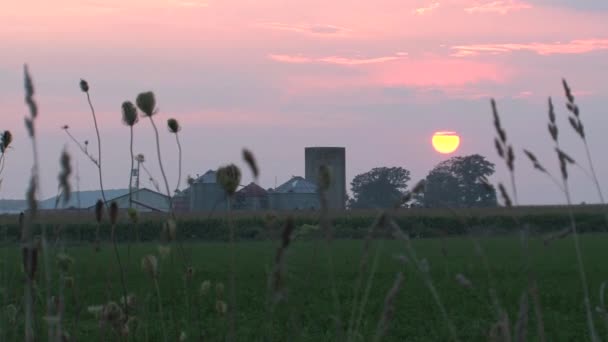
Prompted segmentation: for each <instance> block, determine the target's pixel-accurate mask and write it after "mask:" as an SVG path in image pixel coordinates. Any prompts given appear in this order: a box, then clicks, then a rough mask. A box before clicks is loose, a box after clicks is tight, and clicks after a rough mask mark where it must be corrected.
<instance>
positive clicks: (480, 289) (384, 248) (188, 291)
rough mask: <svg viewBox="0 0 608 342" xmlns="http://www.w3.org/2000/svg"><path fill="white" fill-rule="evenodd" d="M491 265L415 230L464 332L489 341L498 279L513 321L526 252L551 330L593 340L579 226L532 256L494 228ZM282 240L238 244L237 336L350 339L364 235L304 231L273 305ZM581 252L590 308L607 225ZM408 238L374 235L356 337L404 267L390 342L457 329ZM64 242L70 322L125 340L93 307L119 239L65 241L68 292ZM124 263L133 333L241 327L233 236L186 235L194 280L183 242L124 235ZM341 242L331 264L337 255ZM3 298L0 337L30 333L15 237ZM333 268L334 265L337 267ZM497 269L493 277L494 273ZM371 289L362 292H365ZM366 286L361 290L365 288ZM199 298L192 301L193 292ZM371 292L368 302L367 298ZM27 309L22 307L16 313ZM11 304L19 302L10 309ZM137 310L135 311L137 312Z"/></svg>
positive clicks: (216, 333)
mask: <svg viewBox="0 0 608 342" xmlns="http://www.w3.org/2000/svg"><path fill="white" fill-rule="evenodd" d="M480 243H481V246H482V247H483V251H484V254H485V255H486V257H487V258H486V260H487V262H488V264H489V268H490V271H489V272H487V270H486V269H485V268H484V266H483V258H481V257H480V256H479V255H478V254H477V253H476V252H475V248H474V244H473V242H472V239H470V238H467V237H459V238H448V239H443V240H442V239H419V240H414V243H413V246H414V247H415V249H416V252H417V253H418V257H419V258H420V259H423V258H426V259H428V262H429V265H430V275H431V277H432V281H433V285H434V286H435V287H436V288H437V292H438V293H439V296H440V299H441V302H442V304H443V306H444V307H445V309H446V311H447V314H448V317H449V319H450V320H452V321H453V324H454V326H455V330H456V332H457V335H458V338H459V339H460V340H461V341H478V340H479V341H482V340H487V336H488V331H489V329H490V327H491V325H492V324H493V323H494V322H495V321H496V316H495V311H494V309H493V308H492V307H491V306H490V304H489V303H490V296H489V292H490V289H492V288H493V287H495V290H496V292H497V294H498V298H499V300H500V304H501V305H502V306H503V307H504V308H505V309H506V310H507V311H508V314H509V318H510V321H511V323H512V324H511V327H512V329H513V326H514V325H515V322H516V321H517V317H518V312H519V302H520V296H521V294H522V292H523V291H526V290H527V288H528V281H527V279H528V277H527V274H526V273H525V272H524V264H525V261H526V260H527V261H528V262H529V264H530V267H531V270H532V273H533V274H534V275H535V277H536V279H537V281H538V293H539V298H540V303H541V308H542V315H543V318H544V325H545V333H546V337H547V341H585V340H588V339H589V337H588V330H587V324H586V320H585V310H584V305H583V294H582V287H581V283H580V278H579V274H578V269H577V264H576V255H575V250H574V244H573V241H572V237H568V238H565V239H562V240H558V241H555V242H554V243H552V244H550V245H549V246H544V245H543V244H542V241H539V240H531V241H530V249H529V256H528V257H527V258H525V257H524V255H523V253H522V248H521V243H520V240H519V239H518V238H507V237H502V238H484V239H481V240H480ZM278 244H279V243H278V241H276V242H270V241H265V242H239V243H236V245H235V266H236V272H235V273H234V275H235V284H236V310H235V314H236V321H235V322H236V323H235V327H236V328H235V329H234V330H235V331H236V340H237V341H336V340H343V339H344V335H341V332H340V330H339V329H337V328H336V318H338V317H339V318H340V319H341V321H342V324H343V325H344V326H345V327H344V329H343V330H346V326H348V323H349V321H350V317H351V310H352V308H353V294H354V289H355V284H356V283H357V279H358V274H359V269H360V259H361V255H362V250H363V244H364V241H363V240H337V241H333V242H332V245H331V249H327V245H326V243H325V241H323V240H318V241H317V240H308V241H304V240H302V241H299V240H297V239H296V240H295V241H293V242H292V245H291V246H290V247H289V249H288V251H287V254H286V259H285V261H286V267H285V274H286V279H285V283H284V285H285V290H286V292H285V294H286V295H285V297H284V299H283V301H281V302H279V303H278V304H276V305H275V306H274V307H272V308H271V306H270V305H268V303H269V298H270V296H269V290H268V288H269V287H268V279H269V277H268V273H269V272H270V270H272V268H273V265H274V261H273V260H274V254H275V252H276V249H277V246H278ZM581 244H582V250H583V257H584V261H585V266H586V271H587V274H588V278H589V285H590V291H591V303H592V307H594V308H595V307H596V306H598V305H599V301H600V297H599V289H600V286H601V283H602V282H603V281H605V280H608V267H607V266H606V261H607V259H606V258H607V256H608V252H607V251H608V249H607V246H608V236H606V235H602V234H593V235H591V234H589V235H585V236H583V237H582V239H581ZM404 246H405V245H404V242H403V241H399V240H380V241H373V243H372V245H371V249H370V251H371V253H370V258H369V263H368V265H369V266H370V267H369V268H368V271H366V272H365V274H364V276H363V279H364V280H363V284H364V285H363V286H362V288H365V287H366V283H367V279H368V278H369V276H370V272H369V270H370V269H371V268H373V267H372V265H373V264H374V258H375V255H376V251H378V254H377V255H378V259H377V267H376V269H375V273H374V274H373V276H372V277H371V279H372V281H371V283H370V291H369V297H368V298H369V299H368V301H367V303H366V305H365V307H364V310H363V311H362V319H361V324H360V327H359V329H357V330H358V333H357V336H358V340H360V341H368V340H371V339H372V337H373V336H374V333H375V332H376V327H377V324H378V321H379V318H380V316H381V313H382V310H383V307H384V300H385V297H386V294H387V292H388V291H389V289H390V288H391V286H392V284H393V282H394V280H395V277H396V274H397V273H398V272H403V275H404V282H403V286H402V287H401V289H400V291H399V292H398V294H397V297H396V300H395V308H394V309H395V310H394V315H393V317H392V320H391V322H390V327H389V330H388V331H387V334H386V336H385V338H384V339H383V340H386V341H445V340H449V339H450V335H449V331H448V324H447V322H446V320H445V319H443V318H442V315H441V313H440V310H439V306H438V305H436V302H435V301H434V299H433V297H432V296H431V292H430V291H429V289H428V287H427V286H426V285H425V282H424V281H423V278H422V275H421V273H419V272H418V271H417V270H416V269H415V267H414V265H413V264H412V262H411V259H410V261H409V262H405V263H404V262H403V261H402V260H399V259H400V258H398V256H399V255H405V254H406V252H405V248H404ZM58 250H60V247H59V246H56V245H53V244H52V243H51V244H50V245H49V246H48V247H47V249H46V254H47V256H48V257H47V258H46V259H43V260H46V261H48V264H49V265H50V266H51V267H48V268H47V269H49V270H51V272H50V274H49V277H50V279H51V284H50V288H51V289H52V291H53V295H57V294H58V293H63V297H64V301H63V302H64V303H65V313H64V317H63V320H62V325H63V328H64V329H65V330H66V331H68V332H69V334H70V335H71V336H72V337H77V338H78V340H104V341H110V340H118V337H117V335H113V334H114V333H113V332H111V328H108V329H100V324H99V320H98V319H97V318H96V316H95V314H94V313H90V312H88V311H87V307H89V306H94V305H102V304H104V303H107V302H108V301H111V300H114V301H118V300H119V298H120V297H121V296H122V289H121V286H120V277H119V272H118V267H117V264H116V259H115V256H114V252H113V249H112V245H111V244H109V243H103V244H102V246H101V250H100V251H99V252H95V251H94V249H93V246H92V245H89V244H85V245H80V246H77V247H73V246H72V247H67V248H65V253H66V254H68V255H70V256H71V257H72V258H73V259H74V263H73V265H72V266H71V268H70V270H69V272H68V273H69V274H68V276H70V277H73V279H74V286H73V287H72V288H63V290H62V291H60V290H59V289H60V287H59V279H60V277H59V275H58V272H59V271H58V268H57V263H56V257H55V256H54V255H55V254H56V253H57V251H58ZM119 250H120V255H121V259H122V261H123V264H124V268H125V273H126V275H125V276H126V286H127V288H128V292H129V293H132V294H134V295H135V296H136V300H137V304H136V306H135V307H136V309H135V311H136V313H135V316H136V317H137V323H138V324H137V325H132V326H131V327H130V329H131V330H130V333H129V336H130V339H131V340H136V341H140V340H141V341H144V340H150V341H160V340H163V330H162V327H163V324H161V322H162V321H164V322H165V324H164V326H165V329H166V333H167V335H168V340H170V341H177V340H178V339H179V335H180V334H181V332H182V331H183V332H185V333H186V335H187V336H188V339H187V340H189V341H194V340H200V338H199V337H200V336H201V335H202V336H203V337H204V338H203V339H204V340H206V341H219V340H224V339H225V338H226V336H227V333H228V332H229V331H231V330H232V329H231V328H230V325H229V317H230V316H229V314H226V315H222V314H219V313H218V312H217V311H216V307H215V306H216V304H215V302H216V299H217V295H216V291H215V284H216V283H218V282H221V283H223V284H224V285H225V291H224V294H223V295H222V296H221V297H222V299H223V300H225V302H226V303H229V304H230V302H231V300H230V286H229V285H230V275H231V272H230V269H231V267H230V260H231V258H230V256H231V253H230V251H231V246H230V244H227V243H221V242H218V243H192V244H185V245H184V251H185V254H187V255H189V256H187V257H186V258H187V259H189V260H191V262H192V265H193V266H194V269H195V272H194V274H193V276H192V279H191V280H190V281H186V280H185V278H184V266H183V265H184V264H183V257H182V254H181V253H180V250H179V249H178V248H177V245H175V244H174V245H172V249H171V252H170V254H169V255H168V256H166V257H164V258H163V257H161V256H160V255H159V251H158V245H157V244H153V243H145V244H138V245H134V246H131V248H130V251H128V248H127V245H126V244H122V245H120V246H119ZM328 250H330V251H331V255H332V260H333V269H331V268H330V262H328V260H329V259H328V253H327V251H328ZM147 254H155V255H157V256H158V257H159V270H160V276H159V290H160V293H161V297H162V304H163V314H164V316H163V318H162V320H161V316H160V314H159V306H158V304H159V303H158V300H157V296H156V291H155V286H154V282H153V281H152V280H151V278H150V277H149V276H147V275H146V274H145V273H144V271H142V268H141V258H142V257H143V256H144V255H147ZM0 258H1V260H2V261H1V264H0V267H1V268H0V276H1V279H0V287H1V288H2V290H1V292H0V295H1V297H0V299H1V301H2V306H3V312H2V314H3V315H4V316H3V317H2V319H1V320H0V324H1V329H2V330H1V331H2V334H1V335H0V340H7V341H17V340H22V339H23V337H22V336H23V321H24V318H23V305H22V302H23V301H22V299H23V283H24V281H23V280H24V273H23V271H22V266H21V256H20V253H19V252H18V250H17V249H16V248H9V247H4V248H2V249H0ZM45 271H46V269H45V267H44V265H41V268H40V269H39V270H38V272H37V276H36V277H37V286H36V313H35V314H36V322H35V323H36V330H37V332H38V334H44V335H45V337H46V328H45V327H46V323H45V321H44V320H43V319H42V317H43V316H44V315H45V312H46V308H47V306H46V303H45V300H46V298H48V297H49V296H47V293H46V291H47V288H48V287H49V286H48V284H47V282H46V279H45V278H46V272H45ZM458 273H461V274H463V275H465V276H466V277H467V278H468V279H470V281H471V282H472V284H473V286H472V288H466V287H463V286H462V285H461V284H459V283H458V282H457V281H456V279H455V276H456V274H458ZM332 275H333V276H332ZM490 277H491V278H492V279H493V280H489V278H490ZM332 279H333V280H334V281H335V290H336V293H337V295H338V298H339V301H338V302H339V306H340V310H339V311H338V310H337V309H336V301H335V300H334V297H333V296H332V290H333V289H334V287H333V286H332ZM204 280H210V281H211V282H212V284H213V285H212V287H211V289H210V291H209V292H208V293H206V294H204V295H201V293H200V286H201V283H202V282H203V281H204ZM363 292H365V291H361V294H362V293H363ZM359 297H361V296H359ZM188 298H190V300H188ZM360 302H361V301H359V303H360ZM529 302H530V306H529V310H528V317H529V325H528V329H527V330H528V336H529V337H530V340H537V335H536V329H537V326H536V319H535V317H536V316H535V312H534V308H533V306H532V298H530V300H529ZM11 305H14V308H16V309H17V311H16V312H17V313H16V316H14V315H13V313H14V312H12V310H13V307H12V306H11ZM9 306H11V308H10V309H9ZM131 314H132V313H131ZM593 314H594V315H595V316H594V317H595V319H596V323H597V327H598V331H599V333H600V335H601V336H602V337H603V338H604V339H605V338H606V337H608V330H607V329H608V325H606V323H607V322H606V321H604V320H605V319H606V316H600V314H599V313H597V312H594V313H593Z"/></svg>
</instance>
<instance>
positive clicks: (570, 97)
mask: <svg viewBox="0 0 608 342" xmlns="http://www.w3.org/2000/svg"><path fill="white" fill-rule="evenodd" d="M562 85H563V86H564V92H565V93H566V98H567V99H568V102H574V95H572V91H571V90H570V87H569V86H568V82H567V81H566V79H565V78H562Z"/></svg>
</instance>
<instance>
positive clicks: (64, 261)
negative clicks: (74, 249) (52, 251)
mask: <svg viewBox="0 0 608 342" xmlns="http://www.w3.org/2000/svg"><path fill="white" fill-rule="evenodd" d="M73 264H74V259H73V258H72V257H71V256H69V255H67V254H65V253H59V254H58V255H57V267H58V268H59V270H61V272H63V273H68V272H69V271H70V268H71V267H72V265H73Z"/></svg>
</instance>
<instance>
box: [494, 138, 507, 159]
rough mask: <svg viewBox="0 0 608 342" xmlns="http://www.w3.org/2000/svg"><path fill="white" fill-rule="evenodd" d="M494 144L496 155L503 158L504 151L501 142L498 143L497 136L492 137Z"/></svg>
mask: <svg viewBox="0 0 608 342" xmlns="http://www.w3.org/2000/svg"><path fill="white" fill-rule="evenodd" d="M494 146H496V152H497V153H498V156H500V158H504V157H505V151H504V150H503V148H502V144H501V143H500V140H498V138H494Z"/></svg>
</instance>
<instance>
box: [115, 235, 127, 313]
mask: <svg viewBox="0 0 608 342" xmlns="http://www.w3.org/2000/svg"><path fill="white" fill-rule="evenodd" d="M115 230H116V224H113V225H112V244H113V245H114V255H115V256H116V263H117V264H118V269H119V272H120V284H121V285H122V293H123V299H124V303H123V304H124V308H125V316H126V320H127V319H129V305H128V303H127V302H128V300H127V286H126V283H125V272H124V269H123V267H122V263H121V262H120V254H118V247H117V246H116V235H115V234H114V232H115Z"/></svg>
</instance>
